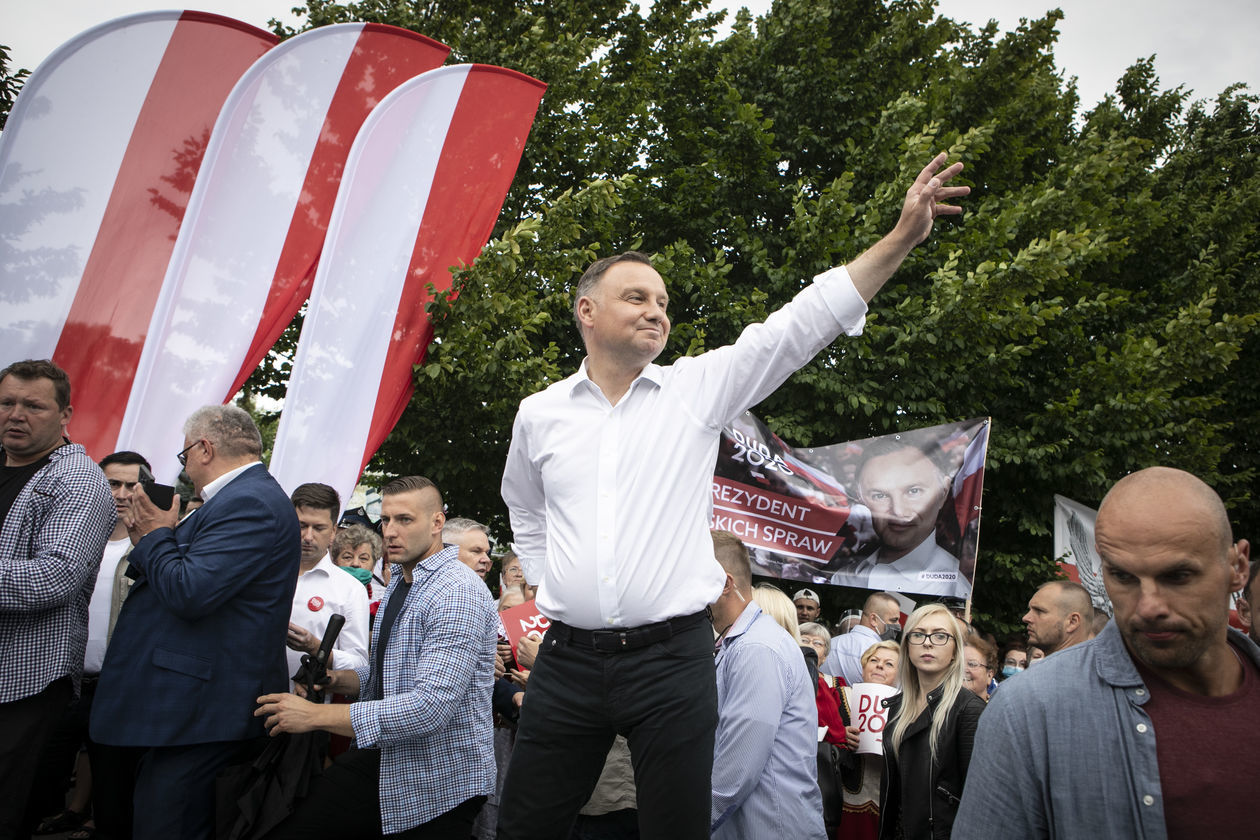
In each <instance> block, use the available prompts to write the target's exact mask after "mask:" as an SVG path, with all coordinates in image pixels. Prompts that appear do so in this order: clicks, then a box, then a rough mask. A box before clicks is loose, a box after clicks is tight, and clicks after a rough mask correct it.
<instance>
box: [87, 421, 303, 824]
mask: <svg viewBox="0 0 1260 840" xmlns="http://www.w3.org/2000/svg"><path fill="white" fill-rule="evenodd" d="M184 444H185V445H184V449H183V450H182V451H181V452H179V453H178V455H176V458H177V459H178V460H179V462H180V465H181V466H183V467H184V468H185V469H186V470H187V472H188V477H189V478H190V479H191V480H192V484H193V489H194V491H195V492H196V493H197V495H199V496H201V497H202V498H203V499H205V505H204V506H202V508H201V509H200V510H198V511H197V512H196V514H195V515H193V516H191V517H188V518H187V519H185V520H183V521H182V522H180V521H178V519H179V499H178V497H175V496H172V498H171V501H170V503H169V505H168V506H167V507H166V508H160V507H158V506H157V505H155V504H154V503H153V501H152V499H151V498H150V496H149V495H148V493H147V491H146V493H135V494H134V495H133V496H132V498H131V504H130V506H129V511H128V513H127V515H126V516H125V517H124V521H125V522H126V523H127V531H128V533H129V535H130V537H131V540H132V542H133V543H134V544H135V548H133V549H132V551H131V554H130V555H129V556H128V561H129V562H130V564H131V570H132V572H133V573H134V577H135V579H136V583H135V584H134V585H133V586H132V588H131V592H130V594H129V595H128V596H127V600H126V601H124V602H123V606H122V611H121V612H120V613H119V616H118V624H117V625H116V626H115V628H114V636H113V638H112V639H111V640H110V645H109V648H108V650H107V651H106V653H105V662H104V665H103V666H102V668H101V681H100V683H99V684H98V686H97V690H96V700H95V702H94V703H93V707H92V719H91V726H90V732H91V736H92V738H93V740H95V741H98V742H101V743H105V744H110V745H114V746H123V747H141V748H144V750H145V753H144V757H143V758H142V759H141V762H140V769H139V772H138V775H137V778H136V787H135V796H134V803H135V819H134V823H133V832H132V836H133V837H135V838H137V840H143V838H167V837H179V838H182V840H194V838H209V837H212V836H214V828H215V826H214V817H215V776H216V774H217V773H218V771H219V770H221V769H222V768H223V767H225V766H227V765H228V764H231V763H233V762H235V761H238V760H240V759H242V758H245V757H247V754H248V752H249V749H250V747H251V742H252V741H253V739H255V738H258V737H261V736H262V735H263V734H264V731H263V726H262V722H261V721H259V720H257V719H256V718H254V716H253V711H254V707H255V702H254V701H255V699H256V698H257V697H258V696H259V695H261V694H266V693H268V692H272V691H286V690H287V689H288V686H289V679H288V677H289V675H288V674H287V673H286V670H287V669H286V667H285V659H284V649H285V648H284V645H285V638H286V633H287V631H288V626H289V613H290V609H291V606H292V600H293V592H294V589H295V587H296V585H297V577H298V563H299V556H300V553H301V535H300V533H299V528H298V517H297V514H296V513H295V512H294V508H293V504H292V502H290V501H289V497H288V495H287V494H286V493H285V492H284V490H283V489H282V488H281V487H280V485H279V484H278V483H277V482H276V480H275V479H274V478H272V477H271V475H270V474H268V472H267V470H266V468H265V467H264V466H263V465H262V462H261V456H262V438H261V436H260V435H259V433H258V427H257V426H256V425H254V421H253V419H252V418H251V417H250V416H249V414H248V413H247V412H245V411H243V410H242V409H240V408H237V407H236V406H232V405H217V406H206V407H205V408H201V409H198V410H197V411H196V412H194V413H193V415H192V416H191V417H189V418H188V420H187V422H186V423H185V424H184ZM309 705H313V704H309Z"/></svg>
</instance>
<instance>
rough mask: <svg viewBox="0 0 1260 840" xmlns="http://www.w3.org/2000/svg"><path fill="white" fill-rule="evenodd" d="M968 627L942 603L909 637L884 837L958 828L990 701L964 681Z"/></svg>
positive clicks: (887, 766)
mask: <svg viewBox="0 0 1260 840" xmlns="http://www.w3.org/2000/svg"><path fill="white" fill-rule="evenodd" d="M965 644H966V643H965V641H964V637H963V631H962V625H960V624H959V623H958V621H957V620H956V619H955V618H954V616H953V615H952V614H951V613H950V612H949V610H947V609H946V608H945V607H944V606H942V605H941V604H929V605H927V606H925V607H920V608H919V609H917V610H915V611H914V614H913V615H911V616H910V618H909V620H908V621H907V622H906V632H905V635H904V636H902V639H901V662H902V667H901V694H899V695H898V696H896V697H893V698H891V699H889V700H887V701H886V703H887V705H888V710H889V714H888V725H887V726H886V727H885V728H884V777H883V783H882V786H881V788H880V802H879V816H880V820H879V837H880V840H895V838H899V837H904V838H905V840H944V839H945V838H948V837H949V836H950V834H951V833H952V831H953V827H954V815H955V814H956V813H957V812H958V802H959V800H960V799H961V798H962V791H963V783H964V782H965V781H966V778H967V766H968V764H970V762H971V746H972V743H973V741H974V739H975V735H976V724H977V723H979V721H980V713H981V712H983V711H984V701H983V700H981V699H980V698H979V697H977V696H976V695H975V694H974V693H972V692H971V691H968V690H967V689H966V688H964V687H963V678H964V677H963V656H964V654H963V650H964V647H965Z"/></svg>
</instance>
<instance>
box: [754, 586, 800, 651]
mask: <svg viewBox="0 0 1260 840" xmlns="http://www.w3.org/2000/svg"><path fill="white" fill-rule="evenodd" d="M752 596H753V600H754V601H756V602H757V606H759V607H761V611H762V612H763V613H765V614H766V615H768V616H770V617H771V618H773V619H774V621H775V623H776V624H778V625H779V626H780V627H782V628H783V629H784V630H786V631H788V635H789V636H791V637H792V638H793V639H795V640H796V643H797V644H798V645H799V644H802V642H801V631H800V629H799V628H798V627H797V625H796V604H793V603H792V599H791V598H789V597H788V596H787V593H785V592H784V591H783V590H782V589H779V588H778V587H777V586H774V585H772V584H769V583H759V584H757V585H756V586H754V587H753V593H752Z"/></svg>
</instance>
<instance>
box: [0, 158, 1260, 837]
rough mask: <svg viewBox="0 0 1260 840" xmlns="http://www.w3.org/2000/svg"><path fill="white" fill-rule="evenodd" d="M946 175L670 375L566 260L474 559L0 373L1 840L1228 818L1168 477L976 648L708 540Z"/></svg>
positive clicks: (447, 523) (975, 636)
mask: <svg viewBox="0 0 1260 840" xmlns="http://www.w3.org/2000/svg"><path fill="white" fill-rule="evenodd" d="M944 163H945V158H944V156H939V157H938V158H936V159H935V160H933V161H932V162H931V163H930V164H929V165H928V166H926V167H925V168H924V169H923V170H922V171H921V172H920V173H919V175H918V177H917V178H916V180H915V182H914V184H913V185H912V186H911V187H910V189H909V190H908V191H907V194H906V199H905V202H904V204H903V207H902V212H901V215H900V217H899V219H898V221H897V223H896V226H895V227H894V229H893V231H892V232H891V233H890V234H889V235H888V236H886V237H884V238H883V239H881V240H880V241H879V242H878V243H876V244H875V245H874V246H872V248H870V249H869V250H868V251H866V252H865V253H863V254H862V255H860V256H859V257H857V258H856V259H855V260H853V261H852V262H851V263H849V264H848V265H847V266H842V267H838V268H835V269H832V270H830V271H828V272H825V273H824V274H822V275H819V277H817V278H815V281H814V282H813V283H812V284H810V285H808V286H807V287H806V288H805V289H804V290H803V291H802V292H801V293H800V294H799V295H797V297H796V298H795V299H793V300H792V301H791V302H789V303H788V304H786V305H785V306H784V307H782V308H781V309H780V310H778V311H777V312H776V313H774V314H773V315H771V316H770V317H769V318H768V319H767V320H766V321H765V322H764V323H763V324H757V325H752V326H750V327H749V328H748V329H747V330H746V331H745V332H744V334H743V335H742V336H741V337H740V339H739V340H738V341H737V342H736V343H735V344H734V345H731V346H730V347H726V348H720V349H718V350H715V351H712V352H710V353H706V354H703V355H701V356H698V357H693V358H686V359H680V360H678V362H676V363H675V364H673V365H670V366H658V365H656V364H654V360H655V359H656V358H657V356H658V355H659V354H660V353H661V352H662V350H663V348H664V346H665V341H666V339H667V337H668V334H669V327H670V324H669V318H668V315H667V314H666V312H667V304H668V293H667V292H666V289H665V285H664V282H663V280H662V279H661V277H660V275H659V274H657V272H656V271H655V269H654V268H653V267H652V264H651V261H650V259H649V258H648V257H646V256H645V255H643V254H639V253H637V252H627V253H625V254H620V255H617V256H614V257H609V258H605V259H602V260H599V261H597V262H596V263H594V264H593V265H591V266H590V267H589V268H588V269H587V271H586V272H585V273H584V274H583V276H582V278H581V280H580V281H579V283H578V286H577V289H576V292H575V304H574V318H575V321H576V323H577V326H578V330H579V332H580V333H581V335H582V339H583V341H584V343H585V346H586V350H587V356H586V358H585V360H584V362H583V364H582V367H581V369H580V370H579V371H578V372H577V373H575V374H574V375H573V376H571V377H570V378H569V379H566V380H564V381H561V382H557V383H555V384H553V385H552V386H550V387H549V388H547V389H546V390H544V391H542V392H540V393H538V394H535V395H533V396H531V397H529V398H527V399H526V400H525V401H524V402H523V403H522V405H521V409H520V412H519V414H518V417H517V420H516V423H515V427H514V429H513V436H512V443H511V448H510V451H509V455H508V459H507V463H506V466H505V470H504V475H503V481H502V495H503V498H504V501H505V502H506V504H507V507H508V511H509V514H510V521H511V526H512V532H513V533H512V550H511V551H510V552H508V553H506V554H504V555H503V556H501V557H500V558H499V563H500V567H501V573H500V575H499V580H497V581H494V580H489V579H488V578H489V577H490V570H491V569H492V568H493V558H492V555H491V548H492V546H491V541H490V534H489V533H488V531H487V528H486V527H485V526H484V525H481V524H480V523H477V522H475V521H473V520H471V519H469V518H466V517H450V518H448V517H447V511H446V505H445V503H444V500H443V497H442V494H441V492H440V490H439V489H438V487H436V486H435V485H434V484H433V482H432V481H430V480H428V479H426V478H423V477H420V476H404V477H400V478H397V479H394V480H392V481H390V482H388V483H387V484H385V486H383V487H382V488H381V491H380V492H381V497H382V501H381V510H380V517H379V521H376V522H373V521H372V520H371V519H368V518H366V517H363V516H360V515H354V514H346V513H345V512H344V511H343V509H342V501H341V499H340V498H339V497H338V494H337V493H336V491H335V490H334V489H333V488H331V487H328V486H326V485H322V484H313V483H312V484H304V485H302V486H300V487H298V488H296V489H294V490H293V492H292V493H285V491H284V490H283V489H282V488H281V487H280V486H279V485H278V484H277V482H276V481H275V480H274V479H273V478H272V477H271V476H270V475H269V474H268V472H267V470H266V468H265V466H264V465H263V463H262V455H263V447H262V440H261V436H260V434H259V431H258V429H257V427H256V425H255V424H254V422H253V420H252V419H251V418H250V416H249V414H248V413H246V412H245V411H243V410H241V409H239V408H236V407H234V406H230V405H229V406H208V407H206V408H203V409H200V410H198V411H197V412H195V413H194V414H193V415H192V416H191V417H189V418H187V419H186V420H185V421H184V424H183V433H184V448H183V450H182V451H181V452H179V453H178V454H176V455H175V457H176V458H177V459H178V461H179V463H180V465H181V466H182V467H183V469H184V471H185V473H186V475H187V478H188V480H189V482H190V483H191V485H192V488H193V498H194V499H195V500H196V502H197V504H187V505H185V504H184V503H183V500H181V499H179V498H178V497H177V496H176V497H169V500H168V498H166V497H164V496H163V494H162V487H161V486H160V485H157V484H156V483H155V482H153V481H152V468H151V466H150V462H149V461H148V460H147V459H148V457H154V453H145V454H140V453H135V452H118V453H114V454H112V455H109V456H108V457H106V458H103V459H102V460H101V461H100V463H99V464H98V463H93V462H92V461H91V460H90V459H89V458H88V456H87V454H86V452H85V451H84V450H83V448H82V447H81V446H78V445H77V444H74V443H71V442H70V439H69V437H68V431H69V425H70V422H71V418H72V416H73V408H72V405H71V388H70V382H69V380H68V378H67V377H66V375H65V373H64V372H63V371H61V370H60V368H58V367H57V366H56V365H54V364H52V363H51V362H49V361H24V362H17V363H14V364H10V365H9V366H8V367H6V368H4V369H3V370H0V446H2V454H3V464H2V466H0V840H3V838H8V837H25V836H27V835H28V834H29V833H31V832H32V831H44V832H49V831H60V830H65V829H74V830H76V831H78V832H80V833H81V834H82V835H83V836H91V835H92V834H95V836H98V837H102V838H106V837H137V838H144V839H145V840H148V838H189V840H194V839H196V838H209V837H266V838H299V837H302V838H305V837H309V836H314V835H316V834H318V835H321V836H330V837H384V836H389V837H400V838H431V837H450V838H459V840H464V838H469V837H478V838H487V837H502V838H505V840H516V838H570V837H575V838H619V837H645V838H671V840H672V838H702V837H718V838H733V839H736V838H739V839H743V838H747V840H761V839H762V838H771V837H776V836H779V835H790V836H793V837H796V838H805V839H806V840H821V838H840V837H846V838H880V840H893V838H909V840H919V839H920V838H942V837H950V836H957V837H960V838H972V837H978V838H988V837H993V838H999V837H1001V838H1010V837H1017V838H1018V837H1030V838H1032V837H1061V838H1062V837H1078V836H1083V835H1086V834H1087V833H1097V834H1102V835H1103V836H1107V837H1118V838H1129V837H1132V838H1146V837H1151V838H1157V837H1186V836H1189V832H1190V831H1192V830H1199V831H1203V830H1207V831H1211V832H1214V833H1222V834H1226V833H1228V834H1232V835H1235V836H1245V835H1246V834H1247V833H1248V832H1249V827H1250V820H1249V819H1248V818H1247V817H1248V815H1247V813H1246V812H1245V808H1244V807H1243V806H1244V803H1245V802H1247V801H1248V799H1247V794H1248V793H1253V792H1255V789H1256V783H1255V782H1254V781H1253V780H1252V778H1251V777H1250V776H1249V774H1247V773H1245V772H1236V770H1235V768H1234V767H1232V766H1231V765H1230V764H1229V763H1227V762H1222V761H1220V760H1219V757H1220V756H1221V755H1222V754H1223V752H1224V750H1225V749H1226V748H1227V746H1228V748H1229V749H1230V751H1231V752H1238V751H1241V752H1242V753H1243V754H1245V753H1247V752H1250V751H1251V750H1252V749H1254V748H1255V747H1257V746H1260V745H1258V744H1256V743H1255V741H1256V739H1257V738H1260V736H1257V735H1256V734H1255V733H1254V728H1253V727H1249V726H1248V725H1247V724H1248V722H1249V720H1248V716H1249V715H1250V714H1252V713H1254V712H1256V711H1257V709H1256V706H1257V704H1260V671H1258V667H1260V647H1257V646H1256V644H1255V643H1254V641H1253V639H1249V638H1247V637H1246V636H1244V635H1242V634H1241V633H1238V632H1237V631H1232V630H1229V629H1228V628H1227V619H1228V601H1227V599H1228V596H1229V593H1231V592H1235V591H1239V590H1242V591H1244V594H1245V597H1246V599H1247V603H1248V604H1249V603H1251V601H1250V599H1251V597H1252V594H1253V593H1252V592H1251V587H1252V585H1253V583H1254V577H1255V576H1254V574H1251V575H1249V572H1248V568H1249V567H1248V559H1249V545H1248V543H1247V541H1246V540H1235V539H1234V537H1233V535H1232V533H1231V529H1230V525H1229V520H1228V517H1227V515H1226V511H1225V507H1224V505H1223V504H1222V502H1221V500H1220V498H1219V497H1218V496H1217V495H1216V494H1215V493H1214V492H1213V491H1212V490H1211V488H1209V487H1208V486H1207V485H1206V484H1204V483H1203V482H1202V481H1200V480H1199V479H1197V478H1195V477H1194V476H1192V475H1189V474H1188V473H1185V472H1181V471H1178V470H1173V469H1167V468H1150V469H1145V470H1141V471H1138V472H1135V473H1133V474H1131V475H1129V476H1127V477H1125V478H1123V479H1121V480H1120V481H1118V482H1117V483H1116V484H1115V486H1114V487H1113V488H1112V489H1111V491H1110V492H1109V493H1108V495H1107V496H1106V498H1105V499H1104V501H1103V503H1102V505H1101V507H1100V510H1099V514H1098V521H1097V544H1098V549H1099V552H1100V554H1101V556H1102V558H1103V564H1104V579H1105V582H1106V588H1107V593H1108V595H1109V597H1110V601H1111V604H1112V605H1113V608H1114V618H1112V619H1110V620H1109V619H1108V617H1107V616H1106V615H1105V614H1103V615H1099V614H1098V612H1099V611H1096V610H1095V609H1094V606H1093V605H1092V603H1091V602H1090V599H1089V596H1088V593H1086V592H1085V590H1084V589H1083V588H1081V587H1079V586H1077V585H1075V584H1072V583H1069V582H1066V581H1051V582H1047V583H1046V584H1045V585H1043V586H1041V587H1039V588H1037V589H1036V590H1035V591H1032V592H1030V600H1029V611H1028V614H1027V615H1026V616H1025V617H1024V623H1025V625H1026V627H1027V640H1026V643H1025V641H1024V640H1016V641H1012V640H1005V641H1006V642H1007V644H1005V646H1003V647H1001V648H999V647H998V645H997V644H996V640H994V639H992V638H989V637H986V636H985V635H984V634H982V633H979V632H977V631H976V630H975V629H974V628H972V627H971V626H970V625H969V624H968V623H967V622H966V621H965V620H964V619H965V613H962V614H959V611H958V610H957V607H958V606H959V605H957V604H953V603H939V602H935V601H933V602H929V603H926V604H923V605H921V606H919V607H918V608H916V609H913V610H912V611H911V612H910V614H909V615H908V616H906V615H904V614H903V612H902V606H901V601H900V600H899V597H898V595H896V594H894V593H891V592H872V593H871V594H870V595H869V597H867V598H866V599H865V602H864V603H863V604H862V605H861V609H860V610H858V611H857V612H856V614H855V615H853V616H846V617H843V618H841V620H840V621H838V622H836V623H834V624H833V623H831V622H830V620H829V619H830V617H829V616H825V615H823V614H822V602H821V599H820V598H819V596H818V594H817V593H816V592H814V591H812V590H809V589H802V590H800V591H798V592H796V593H795V595H794V596H793V597H791V598H789V597H788V596H787V595H786V594H785V593H784V592H783V591H781V590H780V589H778V588H777V587H775V586H773V585H764V584H759V585H754V583H753V580H752V571H751V569H752V567H751V564H750V559H749V552H748V549H747V547H746V546H745V545H744V544H743V543H741V542H740V540H739V539H738V538H737V537H735V536H734V535H732V534H729V533H725V532H718V531H714V532H711V531H710V530H709V527H708V509H709V508H708V504H709V501H708V500H709V482H710V480H711V476H712V466H713V462H714V456H715V455H716V451H717V446H718V436H719V434H720V432H721V429H722V428H723V426H724V425H726V424H727V423H729V422H730V421H731V420H732V418H734V417H736V416H738V415H739V414H741V413H742V412H743V411H745V410H746V409H748V408H749V407H750V406H752V405H754V404H755V403H757V402H758V401H760V400H761V399H763V398H764V397H765V396H767V395H768V394H770V393H771V392H772V391H773V390H774V389H775V388H776V387H777V386H778V385H779V384H780V383H781V382H783V381H784V380H785V379H786V378H787V377H788V376H790V375H791V373H792V372H793V371H795V370H797V369H798V368H799V367H801V366H802V365H803V364H805V363H806V362H808V361H809V360H810V359H811V358H812V357H813V356H814V354H816V353H817V352H818V351H819V350H820V349H821V348H823V347H825V346H827V345H828V344H830V343H831V342H832V341H833V340H835V339H836V338H837V337H838V336H839V335H840V334H841V333H855V332H857V331H860V329H861V327H862V323H863V320H864V317H865V312H866V304H867V302H869V301H870V300H871V298H872V297H873V296H874V295H875V294H876V292H878V291H879V289H880V288H881V287H882V285H883V284H884V283H885V281H887V279H888V278H889V277H890V276H891V275H892V273H893V271H894V270H895V269H896V268H897V267H898V266H899V265H900V264H901V262H902V260H904V258H905V257H906V255H907V254H908V253H909V251H910V250H911V249H912V248H913V247H914V246H915V245H917V244H918V243H919V242H921V241H923V239H925V238H926V237H927V236H928V235H929V233H930V232H931V229H932V226H933V223H934V220H935V219H936V218H937V217H938V216H940V215H952V214H955V213H957V212H959V208H958V207H956V206H954V205H951V204H949V203H948V201H949V200H950V199H953V198H958V197H961V196H963V195H966V193H967V188H966V187H955V186H948V184H949V182H950V181H951V179H952V178H953V177H954V176H956V175H957V174H958V172H959V171H960V170H961V165H959V164H954V165H953V166H949V167H944ZM942 167H944V168H942ZM649 451H650V452H653V453H654V457H653V458H650V459H648V458H645V457H644V453H646V452H649ZM168 457H170V456H168ZM661 463H668V464H670V465H671V470H672V472H671V475H670V476H669V480H664V479H663V478H662V475H661V472H660V468H659V464H661ZM189 501H190V502H191V501H192V500H189ZM882 515H883V514H881V516H882ZM886 516H889V517H891V516H893V514H892V513H888V514H886ZM876 525H877V527H878V528H885V529H888V528H895V525H894V524H890V523H889V522H883V521H882V520H881V521H877V522H876ZM893 554H895V552H890V553H889V556H888V557H886V558H883V559H880V558H876V559H874V560H872V563H873V564H874V565H875V566H879V564H880V563H883V562H884V561H885V560H887V562H888V563H889V564H891V563H894V562H896V560H897V559H899V558H896V557H893V556H892V555H893ZM868 571H869V572H870V576H869V579H870V580H877V579H883V578H884V577H886V575H884V572H886V571H887V570H886V569H881V568H872V569H870V570H868ZM888 579H892V578H888ZM929 594H930V593H929ZM531 602H532V604H533V609H534V610H536V612H537V613H539V614H540V615H542V616H545V617H546V619H547V620H548V621H549V626H548V627H547V629H546V632H545V634H543V635H541V636H530V635H525V636H522V637H520V638H517V637H516V635H515V634H514V633H508V632H507V628H506V626H505V625H504V621H503V618H502V614H503V613H504V612H505V611H507V610H513V609H520V608H522V607H523V606H525V605H528V604H530V603H531ZM1244 612H1245V614H1246V615H1247V616H1249V615H1250V609H1249V608H1248V609H1247V610H1244ZM335 616H340V618H335ZM342 620H344V624H343V625H342V626H341V627H340V631H339V633H337V634H336V637H335V640H334V638H333V633H334V631H335V630H336V629H337V626H338V624H340V623H341V621H342ZM1252 632H1253V633H1255V632H1257V631H1256V628H1255V627H1254V625H1253V629H1252ZM513 639H515V642H514V641H513ZM1157 733H1160V734H1161V737H1159V738H1158V739H1157V738H1156V734H1157ZM84 757H85V758H84ZM1170 768H1175V772H1171V771H1170ZM76 769H77V775H76V788H75V790H74V792H73V793H72V795H71V798H70V800H69V803H68V805H69V807H65V805H66V800H65V796H66V787H67V785H66V779H67V777H69V776H70V774H71V773H72V772H73V771H75V770H76ZM1209 797H1210V800H1211V803H1212V806H1211V807H1210V808H1205V807H1204V803H1205V802H1207V801H1208V799H1209ZM89 814H90V818H91V823H88V822H87V821H86V817H87V816H88V815H89ZM41 823H42V825H41Z"/></svg>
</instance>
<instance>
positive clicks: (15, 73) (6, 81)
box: [0, 44, 31, 131]
mask: <svg viewBox="0 0 1260 840" xmlns="http://www.w3.org/2000/svg"><path fill="white" fill-rule="evenodd" d="M29 75H31V71H30V70H27V69H25V68H18V69H17V70H10V69H9V48H8V47H6V46H4V45H3V44H0V131H2V130H4V124H5V121H6V120H7V119H8V117H9V111H11V110H12V109H13V103H14V102H15V101H17V95H18V92H19V91H21V90H22V84H23V83H24V82H25V81H26V77H27V76H29Z"/></svg>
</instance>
